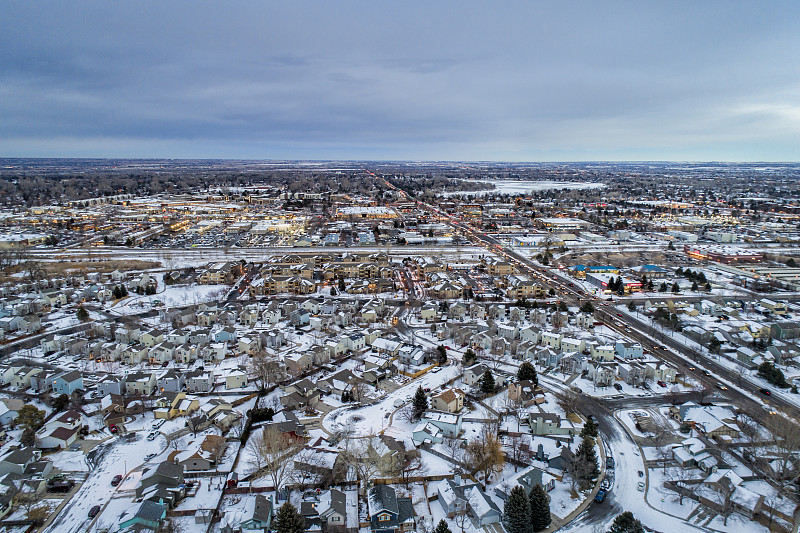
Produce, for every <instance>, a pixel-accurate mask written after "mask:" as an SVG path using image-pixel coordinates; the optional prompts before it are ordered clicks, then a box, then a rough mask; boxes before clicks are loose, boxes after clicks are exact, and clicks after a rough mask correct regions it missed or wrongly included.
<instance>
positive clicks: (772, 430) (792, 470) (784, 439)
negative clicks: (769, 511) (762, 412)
mask: <svg viewBox="0 0 800 533" xmlns="http://www.w3.org/2000/svg"><path fill="white" fill-rule="evenodd" d="M766 428H767V430H768V431H769V434H770V444H771V447H772V449H773V450H774V451H775V454H776V459H775V460H774V461H773V462H772V464H773V469H772V477H773V479H774V481H775V482H776V484H777V485H778V487H780V493H783V491H784V490H785V488H786V487H787V486H788V485H791V484H792V483H794V482H796V481H797V480H798V478H800V468H798V461H797V457H798V453H800V426H798V425H797V423H796V422H795V421H794V420H790V421H787V420H784V419H783V418H782V417H779V416H777V415H775V416H772V417H770V418H769V419H768V422H767V424H766Z"/></svg>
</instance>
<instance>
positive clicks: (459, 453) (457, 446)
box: [442, 437, 466, 473]
mask: <svg viewBox="0 0 800 533" xmlns="http://www.w3.org/2000/svg"><path fill="white" fill-rule="evenodd" d="M465 444H466V442H465V441H464V439H459V438H456V437H445V439H444V441H442V447H443V448H444V450H445V454H446V455H447V458H448V459H449V460H450V463H451V464H452V465H453V466H452V468H453V471H454V472H456V473H459V472H461V470H462V468H461V464H462V462H463V459H464V446H465Z"/></svg>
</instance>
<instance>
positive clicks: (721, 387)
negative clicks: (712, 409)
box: [717, 383, 728, 390]
mask: <svg viewBox="0 0 800 533" xmlns="http://www.w3.org/2000/svg"><path fill="white" fill-rule="evenodd" d="M717 388H718V389H719V390H728V387H726V386H725V385H723V384H722V383H717Z"/></svg>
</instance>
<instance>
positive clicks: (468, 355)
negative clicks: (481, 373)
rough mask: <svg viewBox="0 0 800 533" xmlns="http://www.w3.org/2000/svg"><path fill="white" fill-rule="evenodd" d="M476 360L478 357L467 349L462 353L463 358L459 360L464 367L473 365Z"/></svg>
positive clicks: (470, 349)
mask: <svg viewBox="0 0 800 533" xmlns="http://www.w3.org/2000/svg"><path fill="white" fill-rule="evenodd" d="M477 360H478V357H477V356H476V355H475V352H473V351H472V348H467V351H466V352H464V358H463V359H462V360H461V363H462V364H463V365H464V366H465V367H469V366H472V365H474V364H475V361H477Z"/></svg>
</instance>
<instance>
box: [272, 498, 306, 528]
mask: <svg viewBox="0 0 800 533" xmlns="http://www.w3.org/2000/svg"><path fill="white" fill-rule="evenodd" d="M305 530H306V525H305V520H303V517H302V516H301V515H300V514H299V513H298V512H297V509H295V507H294V505H292V504H291V503H289V502H286V503H284V504H283V505H281V508H280V509H278V514H277V515H276V516H275V531H277V533H304V532H305Z"/></svg>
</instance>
